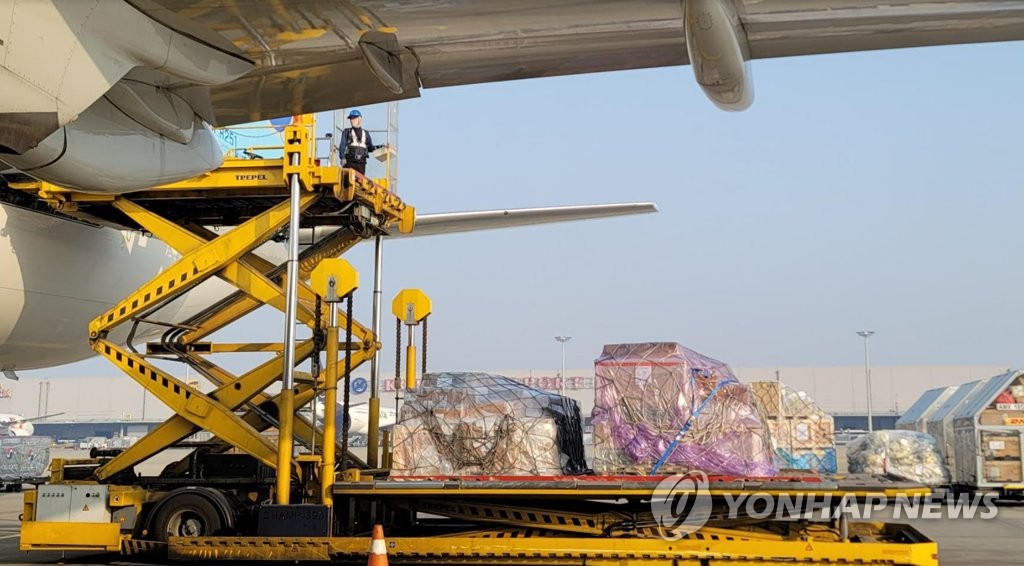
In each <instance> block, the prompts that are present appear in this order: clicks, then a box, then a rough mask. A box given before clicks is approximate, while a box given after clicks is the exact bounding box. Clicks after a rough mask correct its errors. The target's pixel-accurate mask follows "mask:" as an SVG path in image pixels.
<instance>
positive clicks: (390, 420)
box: [307, 398, 398, 435]
mask: <svg viewBox="0 0 1024 566" xmlns="http://www.w3.org/2000/svg"><path fill="white" fill-rule="evenodd" d="M307 407H308V406H307ZM348 414H349V427H348V432H349V434H362V435H367V434H370V405H369V403H354V404H352V405H351V406H349V413H348ZM307 415H308V412H307ZM337 415H338V424H339V426H341V425H342V424H343V422H344V415H345V411H343V410H342V405H341V403H339V404H338V412H337ZM316 419H317V423H322V422H323V419H324V404H323V398H321V399H320V402H319V403H317V407H316ZM379 422H380V429H381V430H385V429H387V428H389V427H393V426H395V423H396V422H398V412H397V411H395V410H394V409H392V408H390V407H381V408H380V420H379ZM340 433H341V431H340V429H339V434H340Z"/></svg>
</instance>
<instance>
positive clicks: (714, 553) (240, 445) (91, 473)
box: [15, 118, 937, 565]
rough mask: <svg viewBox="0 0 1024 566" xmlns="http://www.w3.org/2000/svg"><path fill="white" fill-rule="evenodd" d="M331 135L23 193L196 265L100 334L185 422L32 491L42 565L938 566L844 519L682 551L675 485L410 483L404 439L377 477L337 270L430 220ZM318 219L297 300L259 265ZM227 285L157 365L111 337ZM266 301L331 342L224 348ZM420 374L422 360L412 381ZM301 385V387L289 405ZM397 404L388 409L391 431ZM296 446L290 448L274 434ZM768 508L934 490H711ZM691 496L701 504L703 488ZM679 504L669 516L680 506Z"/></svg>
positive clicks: (651, 481)
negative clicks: (376, 545) (353, 417)
mask: <svg viewBox="0 0 1024 566" xmlns="http://www.w3.org/2000/svg"><path fill="white" fill-rule="evenodd" d="M314 131H315V128H314V127H313V123H312V121H311V119H308V118H303V119H299V120H296V121H295V122H294V123H293V124H292V125H291V126H289V127H288V128H286V129H285V132H284V137H285V142H286V145H285V147H284V157H283V158H282V159H251V160H228V161H226V162H225V164H224V166H222V167H221V168H220V169H218V170H217V171H214V172H212V173H210V174H208V175H204V176H202V177H200V178H197V179H195V180H191V181H184V182H181V183H175V184H173V185H168V186H164V187H158V188H155V189H151V190H147V191H141V192H139V193H133V194H131V195H130V196H111V195H102V196H98V195H84V194H79V193H73V192H69V191H65V190H62V189H60V188H58V187H53V186H51V185H46V184H45V183H26V184H24V185H22V186H21V187H20V188H22V190H26V191H28V192H31V193H33V194H34V195H36V196H37V197H38V198H41V199H43V200H44V201H46V202H49V203H52V204H53V205H54V206H55V208H57V209H58V210H60V211H63V213H67V214H82V215H88V217H90V218H94V219H100V220H102V221H105V222H113V223H119V224H120V225H123V226H126V227H130V228H135V229H142V230H147V231H149V232H151V233H152V234H153V235H154V236H156V237H158V238H160V239H162V240H164V241H165V242H167V243H168V244H169V245H171V246H173V247H174V248H175V249H177V250H178V251H179V252H180V253H181V254H182V258H181V259H180V260H179V261H178V262H177V263H176V264H174V265H173V266H171V267H170V268H168V269H167V270H165V271H164V272H163V273H160V274H159V275H157V276H156V277H154V279H153V280H152V281H151V282H150V283H148V284H146V285H144V286H143V287H142V288H140V289H139V290H138V291H136V292H135V293H133V294H132V295H130V296H128V297H126V298H125V299H124V300H123V301H122V302H121V303H119V304H118V305H115V306H114V307H112V308H111V309H110V310H108V311H106V312H105V313H103V314H101V315H100V316H99V317H97V318H96V319H95V321H94V322H93V324H92V325H91V326H90V329H89V331H90V340H91V343H92V346H93V348H94V350H95V351H96V352H98V353H99V354H100V355H102V356H103V357H105V358H107V359H108V360H109V361H111V362H112V363H113V364H115V365H116V366H117V367H119V368H120V369H121V370H122V371H124V372H125V373H126V374H127V375H128V376H130V377H131V378H132V379H133V380H135V381H136V382H137V383H139V384H140V385H141V386H143V387H145V388H146V389H147V390H148V391H149V392H150V393H152V394H153V395H154V396H156V397H157V398H158V399H160V400H161V401H162V402H164V403H165V404H167V405H168V406H170V407H171V408H172V409H173V410H174V416H173V417H171V418H170V419H168V420H167V421H166V422H165V423H163V424H162V425H161V426H159V427H157V428H156V429H155V430H154V431H153V432H151V433H150V434H148V435H147V436H145V437H143V438H141V439H140V440H139V441H138V442H137V443H135V444H134V445H133V446H131V447H130V448H128V449H125V450H123V451H121V450H112V451H109V452H100V451H97V452H96V453H95V457H93V458H89V459H82V460H60V459H58V460H55V461H54V462H53V464H52V466H51V472H52V477H51V479H50V482H49V483H47V484H46V485H43V486H40V487H39V488H38V490H35V491H31V492H27V493H26V494H25V509H24V516H23V524H22V531H21V548H22V549H23V550H27V551H32V550H95V551H120V552H124V553H128V554H132V553H140V552H150V551H152V552H166V553H167V555H168V556H169V557H170V558H172V559H178V560H215V559H222V560H230V559H238V560H243V559H259V560H288V561H298V560H311V561H316V560H322V561H327V560H335V561H358V560H363V559H365V556H366V554H367V553H368V551H369V533H370V531H371V529H372V528H373V526H374V525H378V524H382V525H383V526H384V529H385V531H386V534H387V537H388V553H389V555H390V558H391V560H392V561H394V562H396V563H408V564H440V563H473V564H517V565H519V564H522V565H528V564H538V565H539V564H620V565H622V564H673V565H682V564H700V565H704V564H742V563H750V562H756V563H762V564H765V563H773V562H794V561H795V562H800V563H803V564H830V563H836V562H851V561H859V562H863V563H880V564H913V565H929V564H935V563H936V562H937V547H936V545H935V544H934V543H932V542H930V541H928V540H927V539H926V538H925V537H923V536H922V535H921V534H920V533H918V532H917V531H916V530H914V529H913V528H910V527H907V526H903V525H896V524H881V523H857V522H853V521H850V520H849V519H850V518H849V517H848V516H847V515H843V514H840V515H837V516H834V517H831V516H830V517H829V518H828V519H827V520H825V521H810V520H773V519H766V518H760V519H759V518H756V517H753V516H744V517H740V518H737V519H723V520H717V519H713V520H712V522H711V523H709V526H707V527H705V528H703V529H701V530H699V531H697V532H692V533H689V534H687V535H686V536H683V537H682V538H678V539H677V540H668V538H665V537H666V536H668V535H672V534H673V533H675V532H677V531H676V530H675V528H674V527H675V525H674V524H670V525H665V524H664V523H663V522H660V521H659V520H658V517H657V516H656V515H655V514H654V512H653V510H652V506H651V500H652V499H655V498H657V497H659V496H664V495H665V493H664V491H663V488H661V489H662V491H661V492H659V487H658V486H659V485H660V483H661V481H662V479H663V478H661V477H657V476H654V477H652V476H640V477H637V476H630V477H622V476H618V477H607V476H580V477H566V476H558V477H521V476H517V477H459V478H436V477H430V478H404V479H403V480H401V481H398V480H394V479H390V478H389V477H388V470H387V465H388V457H387V450H386V447H387V444H388V442H387V441H386V440H385V442H384V445H385V451H384V453H383V455H379V454H378V452H377V450H374V449H371V450H369V452H368V457H367V458H366V461H365V462H364V461H362V460H360V459H359V458H357V457H355V456H354V455H353V454H351V453H349V452H348V450H347V449H348V447H349V439H348V436H347V432H346V431H345V430H342V431H340V438H339V435H338V434H336V431H335V427H334V423H335V422H336V420H335V418H334V415H333V411H334V410H335V407H336V406H337V403H336V402H335V401H336V396H337V390H338V387H339V379H340V377H339V376H348V375H349V374H350V371H351V369H352V368H353V367H355V366H357V365H359V364H361V363H365V362H368V361H370V360H372V359H373V355H374V353H375V352H376V351H378V350H379V349H380V348H381V343H380V342H379V341H378V337H379V333H378V332H374V331H372V330H371V329H369V328H366V327H364V326H363V325H361V324H359V323H357V322H355V321H354V320H353V319H352V309H351V305H352V302H351V299H352V294H351V291H352V290H354V288H355V286H356V284H355V280H354V274H353V273H352V272H351V271H348V270H347V269H346V268H345V264H342V263H338V262H337V261H335V260H334V259H333V258H336V257H337V256H339V255H340V254H341V253H343V252H344V251H346V250H347V249H349V248H350V247H351V246H353V245H354V244H355V243H357V242H359V241H361V240H362V239H365V238H369V237H373V236H374V235H376V234H378V233H380V232H381V231H384V230H388V229H398V230H401V231H408V230H412V229H413V226H414V221H415V215H414V210H413V209H412V207H410V206H408V205H407V204H405V203H404V202H403V201H401V200H400V199H399V198H398V197H397V196H396V195H394V194H393V193H391V192H389V191H388V190H387V187H386V186H383V185H382V184H381V183H378V182H373V181H370V180H368V179H365V178H363V177H362V176H359V175H356V174H355V172H353V171H350V170H346V169H340V168H338V167H336V166H333V165H322V164H321V163H320V162H318V161H317V160H316V159H315V156H314V153H313V147H314V144H313V139H312V138H313V136H312V132H314ZM15 188H18V187H15ZM300 215H301V224H302V225H303V226H304V227H313V226H320V227H323V226H329V227H332V228H336V229H334V230H327V231H325V235H324V236H323V237H322V238H321V239H319V240H318V241H316V242H313V243H312V244H311V245H310V246H309V247H307V248H306V249H305V250H304V251H303V252H302V253H301V254H299V257H298V260H297V261H295V262H291V266H290V267H292V268H293V269H292V271H290V273H291V274H292V275H293V277H292V278H291V281H290V283H289V281H288V279H289V278H288V277H286V276H285V274H286V272H287V271H288V270H287V267H289V265H288V264H287V262H286V264H285V265H274V264H272V263H270V262H268V261H266V260H264V259H262V258H260V257H259V256H256V255H255V254H253V253H252V252H253V250H255V249H256V248H257V247H258V246H259V245H261V244H262V243H263V242H264V241H266V240H267V239H269V238H271V237H273V236H275V235H276V234H278V233H280V231H281V230H282V229H283V228H284V226H285V225H286V224H290V228H291V229H292V236H291V237H290V239H289V242H290V243H291V244H294V245H297V239H296V238H295V237H294V234H295V233H296V231H297V228H298V226H299V222H297V221H296V219H298V218H300ZM217 224H237V227H236V228H234V229H232V230H230V231H228V232H226V233H223V234H220V235H218V234H216V233H214V232H211V231H210V230H208V229H206V228H204V227H203V226H208V225H217ZM209 277H221V278H222V279H224V280H226V281H228V282H229V283H231V284H233V285H234V286H236V287H237V288H238V292H237V293H235V294H234V295H232V296H231V297H229V298H228V299H226V300H224V301H222V302H221V303H219V304H217V305H215V306H213V307H211V308H210V309H208V310H207V311H204V312H202V313H199V314H198V315H196V316H195V317H193V318H192V319H191V320H190V321H188V323H186V324H180V325H169V326H168V330H167V333H166V334H165V335H164V337H163V338H162V339H161V340H160V341H159V342H154V343H150V344H148V346H147V348H146V351H145V353H142V352H139V351H138V350H136V349H135V347H134V346H132V345H131V340H130V339H129V345H128V346H127V347H123V346H120V345H118V344H117V343H116V342H115V341H113V340H112V339H110V333H111V332H113V331H115V330H116V329H118V328H124V327H126V326H127V327H131V326H132V325H134V324H137V323H138V322H139V321H140V320H150V319H147V317H148V316H150V313H153V312H155V311H156V310H157V309H159V307H160V306H161V305H163V304H165V303H167V302H169V301H172V300H174V298H175V296H177V295H178V294H180V293H181V292H183V291H184V290H186V289H188V288H190V287H191V286H194V285H196V284H198V283H199V282H200V281H202V280H204V279H206V278H209ZM307 278H308V279H310V283H309V284H307V283H305V280H306V279H307ZM289 295H291V297H290V296H289ZM401 297H402V298H401V300H400V301H399V303H398V306H399V307H401V308H399V309H397V313H396V314H397V315H398V316H397V319H398V322H399V325H398V336H399V338H400V336H401V325H402V324H405V325H407V326H409V327H410V329H409V331H410V333H411V332H412V329H411V327H412V326H413V325H415V324H416V323H418V322H419V321H421V320H423V319H424V317H425V316H426V315H427V314H428V313H429V305H428V304H427V303H426V301H425V300H424V299H425V298H424V297H423V296H422V294H417V293H415V292H411V293H408V294H407V295H402V296H401ZM291 298H295V299H297V300H296V302H294V303H293V302H292V301H291V300H290V299H291ZM340 299H343V300H344V302H345V304H346V307H347V308H346V311H345V312H344V313H342V312H339V305H338V300H340ZM265 304H268V305H272V306H274V307H275V308H278V309H280V310H283V311H285V312H286V316H293V317H294V318H297V319H298V320H299V321H300V322H301V323H303V324H305V325H306V326H308V327H310V328H311V329H312V330H313V333H312V337H310V338H308V339H303V340H296V339H295V336H294V333H293V334H291V335H290V336H286V338H285V340H284V342H283V343H243V344H225V343H218V342H212V341H210V340H209V337H210V336H211V335H212V334H213V333H214V332H216V331H217V330H219V329H221V328H223V327H224V326H226V325H228V324H231V323H233V322H235V321H236V320H239V319H240V318H242V317H244V316H245V315H246V314H248V313H250V312H252V311H253V310H255V309H256V308H258V307H260V306H262V305H265ZM291 305H295V306H294V307H292V306H291ZM150 321H151V320H150ZM151 322H152V321H151ZM374 326H377V325H374ZM342 336H343V338H342ZM293 343H294V344H293ZM293 345H294V349H293V348H292V346H293ZM396 346H398V344H396ZM321 351H325V352H326V355H327V363H326V367H325V371H324V372H319V371H313V372H312V375H311V377H310V378H308V379H295V376H294V374H293V373H292V372H291V371H285V369H286V368H289V367H291V368H293V367H294V366H295V365H298V364H299V363H301V362H303V361H304V360H307V359H311V358H312V359H319V356H320V352H321ZM225 352H233V353H244V352H264V353H266V352H271V353H275V354H277V355H275V356H273V357H272V358H271V359H270V360H269V361H267V362H264V363H262V364H259V365H257V366H255V367H254V368H253V369H251V370H250V371H248V372H245V373H243V374H241V375H235V374H232V373H230V372H228V371H226V370H225V369H224V368H222V367H220V366H218V365H217V364H216V363H215V362H214V361H213V360H212V359H211V358H210V357H209V356H210V355H211V354H217V353H225ZM152 356H166V357H173V358H174V359H176V360H180V361H183V362H185V363H188V364H189V366H191V367H192V368H193V370H194V371H195V372H197V373H199V374H201V375H203V376H204V377H206V378H207V379H208V380H209V381H211V382H212V383H213V384H214V385H215V387H216V389H215V390H213V391H212V392H210V393H203V392H201V391H199V390H197V389H194V388H192V387H189V386H188V385H187V384H186V383H184V382H183V381H182V380H180V379H178V378H176V377H174V376H173V375H171V374H170V373H169V372H167V371H165V370H162V369H160V368H159V367H157V366H156V365H154V364H153V363H152V361H151V360H152ZM416 358H417V356H416V352H415V350H414V349H412V348H410V350H409V351H408V353H407V354H406V361H407V365H406V379H407V384H410V385H411V384H412V383H413V382H414V381H415V375H416V371H417V367H416V362H417V359H416ZM342 368H344V370H343V369H342ZM420 369H422V368H420ZM346 379H347V378H346ZM279 381H281V382H282V383H283V386H282V387H281V390H280V392H274V387H273V386H274V385H275V384H276V383H277V382H279ZM345 385H346V386H347V383H346V384H345ZM376 385H377V384H375V383H374V384H371V386H370V387H371V391H377V387H376ZM348 389H349V388H348V387H345V388H344V389H343V391H348ZM319 391H324V393H325V397H326V403H325V418H324V423H325V425H324V430H322V431H320V430H317V429H316V428H314V427H313V426H312V425H311V423H310V422H309V421H307V420H305V419H303V418H301V417H297V416H296V408H299V407H302V406H304V405H305V404H307V403H309V402H310V401H311V400H312V399H314V398H315V397H316V395H317V393H318V392H319ZM378 406H379V405H377V400H376V399H374V400H371V403H370V407H371V408H370V411H371V415H373V414H374V413H375V412H376V411H377V410H378ZM376 421H377V420H376V419H375V418H373V417H371V430H370V434H369V445H370V446H371V447H375V446H377V432H378V431H377V430H376V429H375V427H374V423H376ZM274 429H277V430H278V431H279V432H278V436H277V443H276V444H275V443H274V442H273V441H272V437H270V436H267V435H266V434H264V433H265V432H266V431H273V430H274ZM199 430H206V431H209V432H210V433H212V434H213V435H214V436H215V437H216V439H215V440H214V441H213V442H211V443H209V444H207V445H206V446H203V447H202V448H198V449H196V450H194V451H193V452H192V453H191V454H190V455H189V456H187V457H185V458H183V459H181V460H180V461H178V462H176V463H174V464H171V465H170V466H168V467H167V468H166V469H165V470H164V472H163V473H162V474H160V475H159V476H158V477H140V476H138V475H136V474H135V473H134V471H133V467H134V465H135V464H137V463H139V462H141V461H143V460H145V459H146V458H148V457H150V456H152V455H153V454H156V453H159V452H161V451H163V450H165V449H167V448H169V447H171V446H174V445H175V444H176V443H178V442H180V441H181V440H182V439H184V438H187V437H188V436H189V435H191V434H193V433H195V432H197V431H199ZM293 438H294V439H297V440H298V442H299V443H300V444H302V445H304V446H305V447H307V450H306V451H305V452H306V453H305V454H300V455H298V456H295V457H293V446H292V442H293ZM378 456H382V457H378ZM754 492H756V493H762V494H768V495H772V494H780V493H811V494H814V495H816V496H819V497H824V496H826V495H829V496H833V497H834V498H835V500H834V501H835V502H836V503H838V502H839V498H840V497H842V496H847V497H851V498H854V499H857V500H865V499H867V498H869V497H871V496H873V495H889V496H893V495H896V494H922V493H926V490H925V489H923V488H919V487H916V486H907V485H899V484H884V483H878V482H867V483H863V482H855V481H846V480H832V479H822V478H820V477H785V478H760V479H758V478H752V479H751V478H712V481H711V482H710V483H709V484H708V487H707V491H706V493H705V495H706V496H707V497H708V498H709V500H710V501H711V502H712V504H713V505H715V506H718V507H716V508H721V505H722V504H723V502H724V499H725V498H726V497H729V496H736V495H741V494H749V493H754ZM671 495H672V496H673V497H678V496H680V495H687V496H689V495H697V494H696V493H692V492H691V491H689V490H687V489H686V488H683V489H682V490H681V491H679V492H676V493H672V494H671ZM674 501H675V500H673V499H670V500H669V503H670V504H672V506H673V507H674V505H675V504H674ZM680 534H682V533H680ZM669 538H672V537H669Z"/></svg>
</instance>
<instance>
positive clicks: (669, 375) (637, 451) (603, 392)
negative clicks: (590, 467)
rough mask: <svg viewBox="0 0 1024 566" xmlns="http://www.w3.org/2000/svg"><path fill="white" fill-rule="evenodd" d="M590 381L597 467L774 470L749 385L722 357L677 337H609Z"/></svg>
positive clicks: (643, 471)
mask: <svg viewBox="0 0 1024 566" xmlns="http://www.w3.org/2000/svg"><path fill="white" fill-rule="evenodd" d="M595 387H596V392H595V398H594V412H593V425H594V469H595V471H597V472H598V473H600V474H639V475H647V474H651V473H655V472H656V473H659V474H673V473H680V472H686V471H691V470H699V471H703V472H705V473H708V474H718V475H735V476H759V477H764V476H773V475H775V474H777V473H778V468H777V467H776V466H775V461H774V458H773V454H772V449H771V445H770V440H769V438H768V433H767V430H766V428H765V425H764V422H763V420H762V419H761V416H760V414H759V413H758V411H757V409H756V408H755V407H754V399H753V396H752V395H751V391H750V389H749V388H748V387H746V386H745V385H742V384H740V383H739V381H737V379H736V377H735V376H734V375H733V373H732V370H731V369H730V368H729V366H728V365H726V364H724V363H722V362H719V361H717V360H714V359H711V358H709V357H707V356H703V355H701V354H698V353H697V352H694V351H692V350H689V349H687V348H684V347H683V346H681V345H679V344H675V343H645V344H617V345H609V346H605V348H604V351H603V353H602V354H601V357H600V358H599V359H598V360H597V361H596V363H595Z"/></svg>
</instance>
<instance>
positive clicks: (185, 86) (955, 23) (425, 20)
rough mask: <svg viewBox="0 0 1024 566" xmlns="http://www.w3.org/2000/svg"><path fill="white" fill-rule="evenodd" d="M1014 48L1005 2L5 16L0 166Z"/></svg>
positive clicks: (1, 12) (184, 0)
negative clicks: (568, 94) (294, 127)
mask: <svg viewBox="0 0 1024 566" xmlns="http://www.w3.org/2000/svg"><path fill="white" fill-rule="evenodd" d="M1020 39H1024V2H1019V1H1017V0H987V1H978V0H901V1H899V2H892V1H891V0H885V1H881V0H879V1H871V0H802V1H800V2H794V1H787V0H583V1H581V0H521V1H517V2H511V3H510V2H508V0H450V1H445V2H372V3H371V2H368V1H360V0H304V1H302V2H264V3H259V2H256V3H248V4H247V5H246V8H245V10H244V11H240V10H239V9H238V6H237V5H236V2H235V1H234V0H208V1H204V2H201V3H197V2H195V1H193V0H130V1H129V0H4V1H3V2H0V92H2V93H3V96H2V97H0V159H2V160H3V161H5V162H7V163H8V164H10V165H11V166H13V167H15V168H17V169H20V170H21V171H23V172H25V173H28V174H30V175H32V176H34V177H37V178H39V179H43V180H47V181H50V182H53V183H55V184H57V185H61V186H65V187H68V188H76V189H80V190H83V191H91V192H100V193H124V192H128V191H132V190H137V189H142V188H148V187H151V186H154V185H158V184H162V183H167V182H171V181H176V180H181V179H187V178H190V177H194V176H195V175H197V174H200V173H204V172H206V171H209V170H211V169H214V168H216V167H217V166H218V165H219V164H220V163H221V160H222V155H221V152H220V151H219V148H218V144H217V141H216V138H215V136H214V134H213V132H212V131H211V129H210V125H211V124H212V125H214V126H227V125H232V124H239V123H245V122H255V121H258V120H264V119H268V118H275V117H281V116H290V115H292V114H301V113H311V112H318V111H323V110H330V109H333V108H338V107H351V106H357V105H365V104H370V103H376V102H384V101H390V100H399V99H404V98H411V97H417V96H419V94H420V88H421V87H422V88H434V87H443V86H453V85H465V84H474V83H488V82H497V81H508V80H514V79H525V78H532V77H549V76H556V75H572V74H580V73H591V72H597V71H614V70H623V69H637V68H645V67H663V66H673V65H686V64H690V65H691V67H692V70H693V73H694V76H695V78H696V81H697V83H698V84H699V85H700V88H701V89H702V90H703V91H704V93H705V94H706V95H707V96H708V97H709V98H710V99H711V100H712V101H713V102H714V103H715V104H716V105H718V106H719V107H722V108H724V109H727V110H743V109H745V108H747V107H748V106H749V105H750V104H751V102H752V100H753V87H752V80H751V74H750V70H749V66H748V61H749V60H751V59H762V58H773V57H787V56H793V55H809V54H820V53H838V52H849V51H863V50H872V49H891V48H898V47H915V46H927V45H942V44H956V43H976V42H990V41H1009V40H1020ZM814 80H815V79H814V77H808V81H807V84H802V85H794V86H795V87H797V88H808V87H809V86H811V85H812V84H813V81H814ZM638 95H639V96H642V92H641V93H638Z"/></svg>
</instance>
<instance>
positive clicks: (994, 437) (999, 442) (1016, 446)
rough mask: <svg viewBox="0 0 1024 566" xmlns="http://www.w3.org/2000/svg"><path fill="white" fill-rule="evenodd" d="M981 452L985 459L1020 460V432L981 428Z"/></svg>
mask: <svg viewBox="0 0 1024 566" xmlns="http://www.w3.org/2000/svg"><path fill="white" fill-rule="evenodd" d="M981 453H982V455H984V457H985V459H986V460H988V459H996V460H1004V459H1015V460H1020V434H1019V433H1016V432H995V431H988V430H983V431H981Z"/></svg>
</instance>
